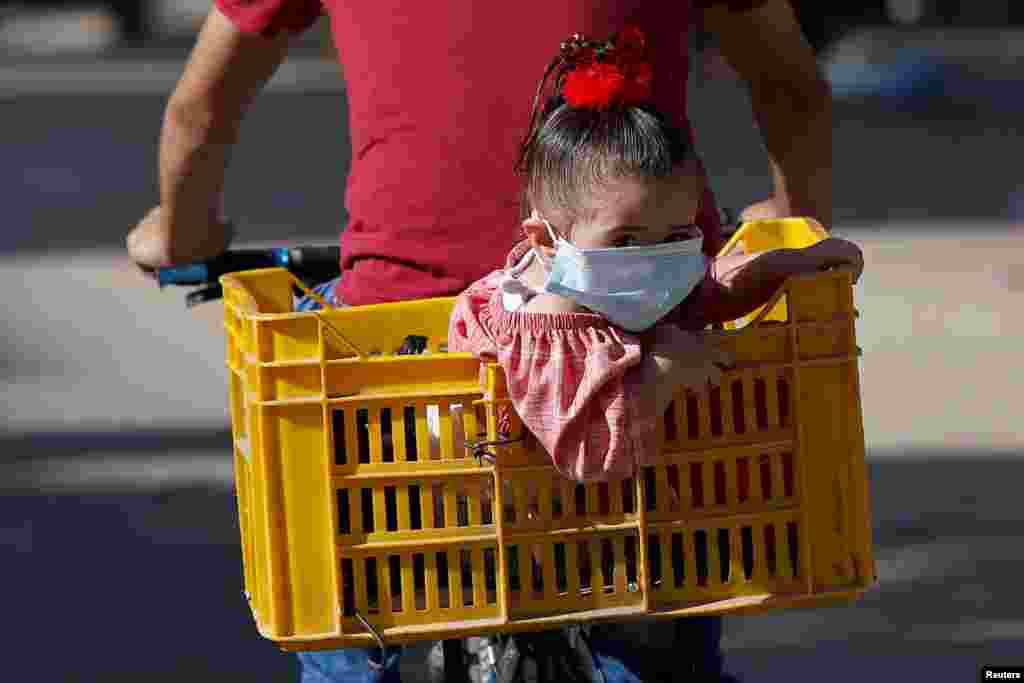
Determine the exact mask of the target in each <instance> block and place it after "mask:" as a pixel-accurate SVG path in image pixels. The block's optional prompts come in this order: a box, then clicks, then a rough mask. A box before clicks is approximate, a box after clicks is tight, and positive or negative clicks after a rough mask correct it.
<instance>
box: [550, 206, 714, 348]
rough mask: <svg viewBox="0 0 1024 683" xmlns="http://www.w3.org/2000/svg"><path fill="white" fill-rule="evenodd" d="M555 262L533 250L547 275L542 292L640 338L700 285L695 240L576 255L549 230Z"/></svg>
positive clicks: (700, 257)
mask: <svg viewBox="0 0 1024 683" xmlns="http://www.w3.org/2000/svg"><path fill="white" fill-rule="evenodd" d="M541 220H542V221H544V225H545V226H547V229H548V232H549V233H550V234H551V239H553V240H554V242H555V247H556V249H555V258H554V260H552V261H551V262H547V260H546V259H545V258H544V257H543V256H542V255H541V254H540V253H539V250H537V252H536V253H537V256H538V257H539V258H540V259H541V262H542V263H545V265H546V267H547V270H548V277H547V281H546V282H545V283H544V291H545V292H550V293H551V294H558V295H560V296H564V297H567V298H569V299H572V300H573V301H575V302H576V303H578V304H580V305H581V306H585V307H587V308H589V309H590V310H592V311H595V312H597V313H600V314H601V315H603V316H604V317H606V318H608V320H609V321H611V322H612V323H613V324H615V325H617V326H619V327H621V328H623V329H625V330H629V331H630V332H642V331H643V330H646V329H648V328H649V327H651V326H653V325H654V324H655V323H656V322H658V321H659V320H661V319H662V318H664V317H665V316H666V315H668V313H669V312H671V311H672V309H673V308H675V307H676V306H678V305H679V304H680V303H682V301H683V299H685V298H686V297H687V295H689V293H690V292H691V291H693V289H694V287H696V286H697V285H698V284H699V283H700V282H701V280H703V279H704V272H705V268H706V261H705V258H704V253H703V251H702V250H701V240H699V239H694V240H686V241H681V242H668V243H666V244H656V245H653V246H646V247H615V248H606V249H580V248H578V247H576V246H574V245H572V244H570V243H569V242H567V241H566V240H564V239H562V238H561V237H559V236H558V235H556V234H555V233H554V231H553V230H552V229H551V224H550V223H548V221H547V220H545V219H543V218H542V219H541Z"/></svg>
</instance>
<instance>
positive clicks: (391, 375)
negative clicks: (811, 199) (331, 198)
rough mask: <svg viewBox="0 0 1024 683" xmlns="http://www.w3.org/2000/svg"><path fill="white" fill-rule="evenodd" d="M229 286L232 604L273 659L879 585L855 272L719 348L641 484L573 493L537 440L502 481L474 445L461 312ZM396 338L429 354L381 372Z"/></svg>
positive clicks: (665, 432)
mask: <svg viewBox="0 0 1024 683" xmlns="http://www.w3.org/2000/svg"><path fill="white" fill-rule="evenodd" d="M766 235H767V236H768V237H767V238H766ZM801 235H802V236H803V238H805V239H811V241H813V239H812V238H816V237H819V236H820V235H818V233H817V232H816V228H815V227H814V224H811V223H807V222H805V221H762V222H758V223H751V224H748V225H747V226H745V227H744V228H743V230H742V231H741V232H740V234H738V235H737V237H736V238H735V239H734V240H733V242H731V243H730V246H729V247H727V249H730V248H733V246H734V245H735V244H736V243H738V242H744V244H745V245H746V246H747V249H748V251H749V250H752V249H753V248H754V246H755V245H757V248H769V247H771V246H776V245H779V246H781V245H782V244H787V243H789V244H792V243H793V240H794V239H798V238H800V237H801ZM787 240H789V242H787ZM221 281H222V283H223V285H224V302H225V325H226V328H227V358H228V365H229V366H230V368H231V376H230V384H231V386H230V397H231V412H232V423H233V432H234V441H235V466H236V483H237V494H238V506H239V517H240V527H241V536H242V549H243V564H244V569H245V586H246V592H247V595H248V597H249V600H250V605H251V608H252V611H253V615H254V617H255V621H256V624H257V626H258V628H259V631H260V633H262V634H263V635H264V636H265V637H266V638H268V639H271V640H273V641H275V642H276V643H278V644H279V646H281V647H282V648H284V649H289V650H304V649H323V648H334V647H344V646H367V645H371V644H373V643H374V642H375V639H374V636H373V635H372V634H371V633H370V632H369V631H368V629H367V628H366V626H365V625H364V623H363V622H364V620H365V622H366V623H368V624H369V625H370V626H372V628H373V629H374V630H375V631H377V632H378V633H379V634H380V635H382V636H383V638H384V639H385V640H386V641H387V642H393V643H398V642H409V641H415V640H418V639H424V638H431V639H433V638H442V637H457V636H464V635H471V634H483V633H495V632H511V631H521V630H534V629H542V628H549V627H553V626H556V625H558V624H562V623H566V622H580V621H597V620H609V619H610V620H620V619H629V618H635V617H643V616H648V615H655V616H659V617H674V616H685V615H695V614H727V613H739V612H753V611H763V610H770V609H780V608H789V607H802V606H806V607H812V606H822V605H826V604H832V603H836V602H846V601H850V600H853V599H855V598H856V597H857V596H859V595H860V594H861V593H863V592H864V591H865V590H867V589H868V588H870V587H871V586H872V585H873V584H874V582H875V570H874V561H873V556H872V540H871V522H870V516H869V502H868V485H867V480H866V471H865V464H864V436H863V430H862V421H861V406H860V387H859V379H858V355H859V350H858V348H857V346H856V342H855V329H854V323H855V318H856V313H855V311H854V307H853V293H852V283H851V280H850V276H849V275H848V274H845V273H839V272H830V273H822V274H820V275H815V276H810V277H798V278H791V279H790V280H788V281H787V282H786V283H785V285H784V286H783V287H782V289H781V290H780V291H779V292H778V293H777V294H776V296H775V298H774V299H773V301H772V302H770V303H769V304H768V305H767V306H766V307H765V308H764V309H763V310H762V312H761V314H759V315H758V316H757V317H755V318H753V319H751V320H748V321H745V322H746V323H747V324H746V325H745V326H744V327H742V329H734V330H730V331H725V332H718V333H709V334H719V335H720V336H721V337H722V344H723V345H724V346H725V347H726V348H727V349H729V350H730V351H731V352H732V353H733V354H735V357H736V358H737V360H738V365H737V367H736V368H735V370H733V371H730V372H729V373H727V374H726V376H725V379H724V381H723V383H722V385H721V387H720V388H709V389H707V390H702V391H697V392H693V391H688V390H681V391H680V392H679V394H678V395H677V396H676V399H675V401H674V402H673V404H672V406H671V407H670V408H669V410H668V412H667V413H666V415H665V419H664V423H663V425H662V427H661V431H662V433H661V443H662V448H661V451H660V453H659V454H658V455H657V456H656V457H655V458H653V459H652V461H651V463H650V464H649V465H648V466H647V467H645V468H644V469H643V471H642V473H641V474H640V475H639V476H637V477H635V478H634V479H630V480H628V481H625V482H615V483H611V484H590V485H586V486H583V485H577V484H576V483H575V482H571V481H568V480H565V479H562V478H560V477H559V476H558V475H557V473H556V472H555V470H554V469H553V468H552V466H551V464H550V461H549V459H548V456H547V455H546V453H544V452H543V450H542V449H541V448H539V446H538V445H537V443H536V442H535V441H533V440H532V438H529V435H528V434H527V438H525V440H523V441H521V442H517V443H513V444H508V445H503V446H493V447H491V451H492V452H493V453H494V454H495V455H496V456H497V458H496V465H493V466H492V465H490V464H487V462H486V461H482V462H481V461H479V460H478V459H476V458H474V457H473V453H472V452H471V451H470V450H467V448H466V447H465V443H464V441H465V439H464V437H463V434H467V435H470V436H469V437H468V438H470V439H474V438H476V437H477V436H480V438H486V439H487V440H495V439H497V438H498V437H499V435H498V431H497V425H498V411H499V409H506V408H507V407H508V406H509V405H510V404H509V400H508V397H507V392H506V388H505V382H504V374H503V372H502V370H501V368H500V367H498V366H497V365H494V364H487V365H485V366H484V367H483V368H482V370H481V365H480V363H479V362H478V361H477V360H476V359H474V358H473V357H472V356H471V355H470V354H462V353H446V352H444V350H445V344H446V341H447V329H448V318H449V315H450V312H451V309H452V306H453V303H454V299H452V298H444V299H431V300H423V301H409V302H402V303H393V304H384V305H379V306H366V307H358V308H349V309H340V310H326V311H320V312H305V313H293V312H290V311H291V309H292V294H293V292H294V280H293V279H292V277H291V276H290V275H289V274H288V273H287V272H286V271H284V270H280V269H268V270H257V271H248V272H244V273H237V274H233V275H228V276H224V277H223V278H222V280H221ZM764 311H769V312H770V313H765V312H764ZM410 334H419V335H423V336H425V337H427V338H428V339H429V343H428V353H427V354H424V355H420V356H397V355H394V352H395V351H396V350H397V349H398V347H399V346H400V344H401V342H402V340H403V339H404V338H405V336H406V335H410ZM481 379H483V380H484V382H483V384H484V386H483V390H482V388H481ZM453 406H462V409H461V410H457V409H455V408H453ZM431 413H432V415H433V416H434V417H435V420H434V424H435V425H436V426H435V428H434V429H433V431H432V430H431V428H430V424H429V420H428V418H429V417H431ZM513 416H514V413H513ZM512 423H513V435H515V436H518V435H522V434H524V431H523V426H522V424H521V422H519V421H518V418H516V417H513V419H512Z"/></svg>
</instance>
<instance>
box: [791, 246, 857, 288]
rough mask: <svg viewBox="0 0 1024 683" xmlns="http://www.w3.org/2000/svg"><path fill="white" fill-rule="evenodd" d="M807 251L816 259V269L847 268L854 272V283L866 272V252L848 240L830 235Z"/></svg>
mask: <svg viewBox="0 0 1024 683" xmlns="http://www.w3.org/2000/svg"><path fill="white" fill-rule="evenodd" d="M805 251H806V252H807V254H808V255H810V256H812V258H813V259H814V260H815V269H816V270H831V269H839V270H847V271H849V272H850V273H852V274H853V281H854V283H856V282H858V281H859V280H860V276H861V274H863V272H864V254H863V253H862V252H861V250H860V247H858V246H857V245H856V244H854V243H853V242H850V241H848V240H844V239H840V238H838V237H830V238H828V239H826V240H822V241H821V242H818V243H817V244H815V245H813V246H810V247H808V248H807V249H806V250H805Z"/></svg>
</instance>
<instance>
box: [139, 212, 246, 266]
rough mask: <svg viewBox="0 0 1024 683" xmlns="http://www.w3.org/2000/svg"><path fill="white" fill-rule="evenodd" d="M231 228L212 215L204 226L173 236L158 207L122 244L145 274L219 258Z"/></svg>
mask: <svg viewBox="0 0 1024 683" xmlns="http://www.w3.org/2000/svg"><path fill="white" fill-rule="evenodd" d="M232 233H233V231H232V228H231V224H230V223H228V222H227V221H225V220H223V219H221V218H220V217H218V216H216V215H214V214H213V213H212V212H211V215H210V217H209V221H208V222H207V223H206V225H202V226H190V229H189V230H187V231H183V232H180V233H172V231H171V228H170V226H168V225H166V222H165V221H164V220H162V212H161V210H160V207H159V206H157V207H154V208H152V209H150V211H149V213H147V214H146V216H145V217H144V218H143V219H142V220H141V221H139V224H138V225H136V226H135V229H134V230H132V231H131V232H130V233H128V238H127V239H126V240H125V242H126V244H127V246H128V254H129V256H131V259H132V260H133V261H134V262H135V263H136V264H138V266H139V267H140V268H141V269H142V270H143V271H144V272H147V273H152V272H154V271H155V270H156V269H157V268H163V267H167V266H173V265H179V264H184V263H193V262H195V261H204V260H206V259H210V258H213V257H215V256H217V255H219V254H221V253H222V252H223V251H224V250H225V249H227V247H228V244H230V242H231V238H232V237H233V234H232Z"/></svg>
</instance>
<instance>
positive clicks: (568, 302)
mask: <svg viewBox="0 0 1024 683" xmlns="http://www.w3.org/2000/svg"><path fill="white" fill-rule="evenodd" d="M523 312H524V313H591V312H592V311H591V310H590V309H589V308H584V307H583V306H580V305H579V304H578V303H576V302H575V301H573V300H572V299H570V298H568V297H564V296H560V295H558V294H551V293H549V292H542V293H540V294H537V295H536V296H534V297H533V298H532V299H530V300H529V301H527V302H526V305H525V306H523Z"/></svg>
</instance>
